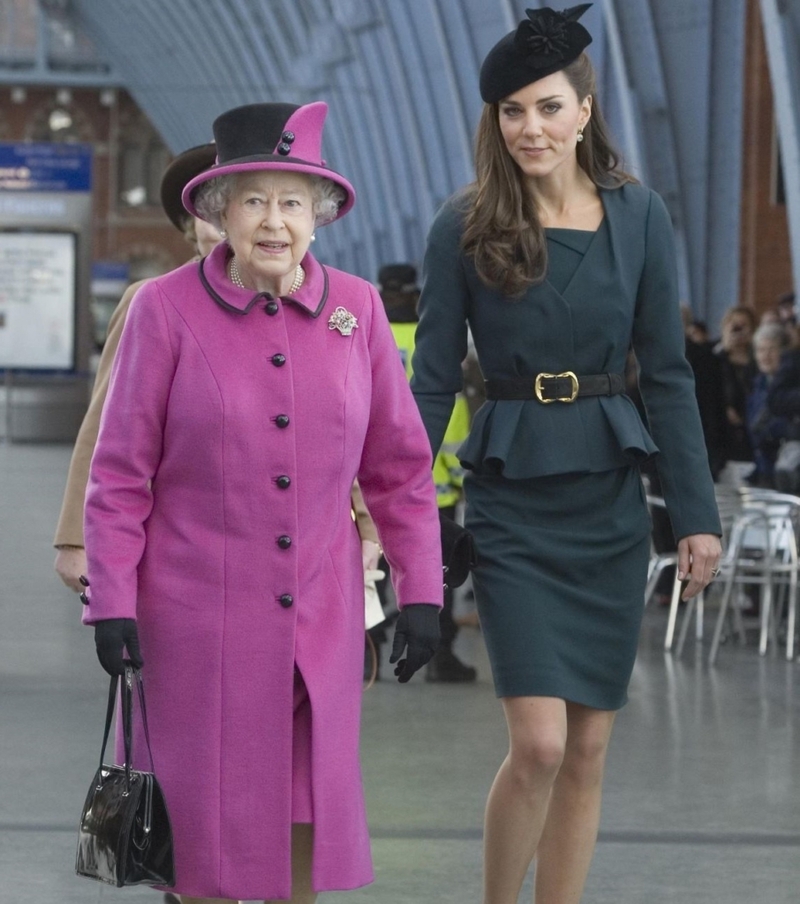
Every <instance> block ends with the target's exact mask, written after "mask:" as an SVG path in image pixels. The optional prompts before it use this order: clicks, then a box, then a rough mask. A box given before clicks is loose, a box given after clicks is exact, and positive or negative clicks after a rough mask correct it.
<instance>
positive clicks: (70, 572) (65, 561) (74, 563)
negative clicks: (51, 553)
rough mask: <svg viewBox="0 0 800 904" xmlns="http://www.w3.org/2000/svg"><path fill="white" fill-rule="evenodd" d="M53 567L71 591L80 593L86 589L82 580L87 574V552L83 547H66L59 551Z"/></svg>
mask: <svg viewBox="0 0 800 904" xmlns="http://www.w3.org/2000/svg"><path fill="white" fill-rule="evenodd" d="M53 567H54V568H55V570H56V573H57V574H58V576H59V577H60V578H61V580H62V581H63V582H64V583H65V584H66V585H67V587H69V589H70V590H74V591H75V593H80V592H81V590H83V589H84V585H83V584H82V583H81V579H80V578H81V575H82V574H86V550H85V549H84V548H83V547H82V546H66V547H64V548H62V549H59V550H57V552H56V560H55V562H54V563H53Z"/></svg>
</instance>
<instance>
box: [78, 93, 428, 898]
mask: <svg viewBox="0 0 800 904" xmlns="http://www.w3.org/2000/svg"><path fill="white" fill-rule="evenodd" d="M326 112H327V107H326V105H325V104H323V103H312V104H308V105H305V106H300V107H296V106H293V105H289V104H253V105H249V106H245V107H238V108H236V109H234V110H230V111H228V112H227V113H224V114H223V115H222V116H220V117H219V118H218V119H217V121H216V122H215V123H214V135H215V139H216V143H217V149H218V159H217V163H216V165H215V166H213V167H212V168H211V169H210V170H207V171H206V172H204V173H203V174H201V175H200V176H198V177H196V178H195V179H193V180H192V181H191V182H190V183H189V184H188V185H187V186H186V189H185V191H184V194H183V201H184V205H185V206H186V208H187V210H189V212H190V213H192V214H193V215H194V214H197V215H198V216H200V217H202V218H204V219H206V220H208V221H209V222H211V223H213V224H214V225H215V226H217V227H218V228H219V229H221V230H222V234H223V236H225V238H226V240H227V241H226V242H223V243H221V244H220V245H218V246H217V248H215V250H214V251H212V252H211V254H209V256H208V257H206V258H204V259H203V260H201V261H199V262H193V263H189V264H186V265H185V266H184V267H181V268H180V269H178V270H175V271H173V272H172V273H168V274H167V275H165V276H162V277H159V278H158V279H154V280H151V281H150V282H148V283H147V284H146V285H145V286H144V287H142V289H141V290H140V291H139V292H138V293H137V295H136V297H135V298H134V300H133V303H132V305H131V309H130V313H129V315H128V321H127V323H126V325H125V330H124V332H123V336H122V339H121V342H120V346H119V351H118V353H117V357H116V360H115V364H114V371H113V374H112V378H111V385H110V389H109V394H108V399H107V402H106V405H105V409H104V412H103V420H102V423H101V427H100V435H99V439H98V443H97V448H96V451H95V454H94V458H93V461H92V468H91V475H90V483H89V489H88V492H87V501H86V516H85V519H86V523H85V527H86V538H87V550H88V552H89V563H88V564H89V574H88V577H89V580H90V587H89V590H88V593H87V596H88V597H89V603H88V605H87V606H86V609H85V614H84V621H85V622H86V623H88V624H92V625H94V626H95V639H96V644H97V651H98V656H99V658H100V662H101V664H102V665H103V666H104V668H105V669H106V670H107V671H109V672H111V673H112V674H113V673H115V672H119V671H120V670H121V669H122V657H123V652H124V649H125V648H127V654H128V656H129V657H130V658H131V660H132V661H134V663H135V664H138V663H141V662H142V660H143V661H144V663H145V665H144V669H143V674H144V676H145V682H146V685H147V697H148V701H147V702H148V720H149V725H150V734H151V740H152V749H153V756H154V761H155V769H156V774H157V775H158V778H159V780H160V782H161V784H162V785H163V787H164V792H165V795H166V799H167V805H168V808H169V811H170V816H171V820H172V828H173V835H174V844H175V866H176V886H175V892H176V893H178V894H180V896H181V899H182V901H183V902H184V904H187V902H198V901H206V900H224V901H236V900H240V899H241V900H248V901H253V900H259V901H261V900H265V901H270V900H286V899H290V900H291V901H293V902H297V904H300V902H302V904H307V902H313V901H314V899H315V897H316V894H317V892H320V891H329V890H338V889H351V888H356V887H358V886H361V885H365V884H367V883H369V882H370V881H371V880H372V878H373V875H372V866H371V861H370V851H369V839H368V835H367V824H366V816H365V810H364V798H363V792H362V787H361V775H360V767H359V759H358V737H359V719H360V706H361V692H362V689H361V681H362V671H363V650H364V578H363V572H362V565H361V551H360V541H359V537H358V533H357V531H356V528H355V524H354V522H353V519H352V517H351V510H350V488H351V486H352V485H353V481H354V480H355V479H356V478H358V481H359V483H360V485H361V488H362V490H363V493H364V497H365V499H366V501H367V505H368V507H369V509H370V512H371V513H372V515H373V517H374V519H375V521H376V523H377V525H378V529H379V532H380V537H381V541H382V544H383V546H384V547H385V551H386V555H387V558H388V559H389V562H390V564H391V567H392V574H393V576H394V580H395V584H396V592H397V597H398V601H399V604H400V607H401V614H400V618H399V620H398V628H397V632H396V636H395V645H394V649H393V655H392V661H394V662H397V663H398V665H397V669H396V674H397V675H398V678H399V680H400V681H407V680H408V679H409V678H410V677H411V675H412V673H413V672H414V671H416V670H417V669H419V668H420V667H421V666H422V665H424V664H425V662H427V660H428V659H429V658H430V656H431V654H432V653H433V651H434V650H435V648H436V645H437V642H438V613H439V607H440V606H441V599H442V563H441V547H440V540H439V523H438V516H437V509H436V499H435V492H434V488H433V484H432V480H431V452H430V446H429V443H428V440H427V437H426V434H425V431H424V429H423V427H422V424H421V421H420V418H419V415H418V413H417V408H416V405H415V403H414V401H413V399H412V397H411V394H410V390H409V388H408V384H407V381H406V378H405V374H404V372H403V367H402V364H401V362H400V359H399V357H398V355H397V349H396V347H395V345H394V342H393V339H392V333H391V330H390V328H389V325H388V322H387V320H386V317H385V314H384V311H383V306H382V304H381V300H380V297H379V295H378V293H377V291H376V289H375V288H374V287H373V286H372V285H370V284H369V283H367V282H365V281H364V280H362V279H359V278H357V277H355V276H351V275H349V274H347V273H343V272H341V271H339V270H335V269H333V268H331V267H327V266H324V265H323V264H321V263H320V262H319V261H317V260H316V259H315V258H314V257H313V256H312V255H311V254H310V253H309V250H308V249H309V246H310V243H311V242H312V241H313V238H314V228H315V227H316V226H320V225H322V224H325V223H328V222H331V221H333V220H335V219H337V218H339V217H341V216H343V215H344V214H345V213H347V211H348V210H350V208H351V207H352V205H353V202H354V192H353V189H352V187H351V185H350V184H349V183H348V181H347V180H346V179H344V178H343V177H342V176H341V175H339V174H338V173H336V172H335V171H333V170H332V169H329V168H328V167H327V166H326V164H325V163H324V161H323V160H322V158H321V139H322V127H323V123H324V120H325V115H326ZM401 656H403V657H404V658H402V659H401ZM138 746H139V749H140V750H143V749H144V745H143V744H142V743H140V744H139V745H138Z"/></svg>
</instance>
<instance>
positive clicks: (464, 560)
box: [439, 510, 478, 590]
mask: <svg viewBox="0 0 800 904" xmlns="http://www.w3.org/2000/svg"><path fill="white" fill-rule="evenodd" d="M439 527H440V529H441V535H442V564H443V565H444V582H445V584H446V585H447V586H448V587H449V588H450V589H451V590H452V589H453V588H455V587H460V586H461V585H462V584H463V583H464V581H466V579H467V578H468V577H469V572H470V569H471V568H474V567H475V566H476V565H477V564H478V554H477V552H476V550H475V540H474V539H473V537H472V534H471V533H470V532H469V531H468V530H467V529H466V527H462V526H461V525H460V524H457V523H456V522H455V521H453V519H452V518H449V517H448V516H447V515H443V514H442V512H441V510H440V511H439Z"/></svg>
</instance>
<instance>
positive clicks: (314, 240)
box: [311, 232, 317, 242]
mask: <svg viewBox="0 0 800 904" xmlns="http://www.w3.org/2000/svg"><path fill="white" fill-rule="evenodd" d="M316 240H317V234H316V232H312V233H311V241H312V242H316Z"/></svg>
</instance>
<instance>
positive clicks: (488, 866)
mask: <svg viewBox="0 0 800 904" xmlns="http://www.w3.org/2000/svg"><path fill="white" fill-rule="evenodd" d="M502 702H503V709H504V711H505V716H506V723H507V724H508V735H509V752H508V756H507V757H506V759H505V760H504V761H503V764H502V766H501V767H500V770H499V772H498V773H497V776H496V778H495V780H494V784H493V785H492V790H491V791H490V792H489V799H488V801H487V804H486V820H485V826H484V904H517V898H518V896H519V892H520V889H521V887H522V883H523V880H524V879H525V874H526V872H527V871H528V868H529V866H530V864H531V860H532V859H533V855H534V853H535V852H536V848H537V846H538V844H539V838H540V836H541V834H542V830H543V827H544V824H545V819H546V817H547V810H548V804H549V801H550V796H551V792H552V789H553V783H554V782H555V780H556V776H557V775H558V771H559V769H560V767H561V763H562V759H563V757H564V750H565V745H566V737H567V710H566V704H565V702H564V701H563V700H559V699H556V698H554V697H505V698H503V701H502Z"/></svg>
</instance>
